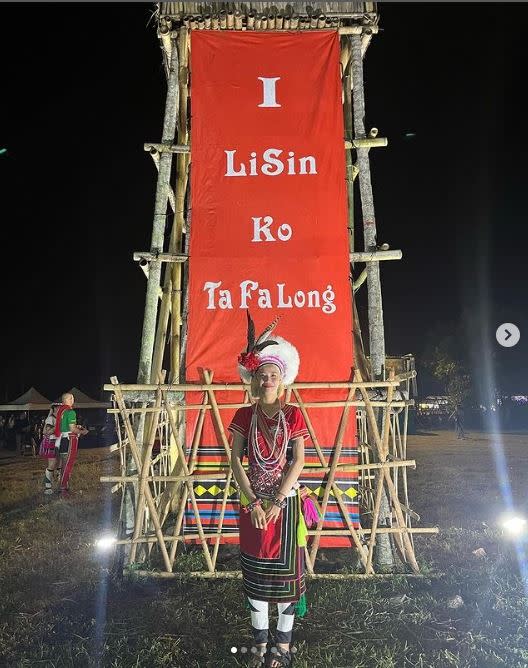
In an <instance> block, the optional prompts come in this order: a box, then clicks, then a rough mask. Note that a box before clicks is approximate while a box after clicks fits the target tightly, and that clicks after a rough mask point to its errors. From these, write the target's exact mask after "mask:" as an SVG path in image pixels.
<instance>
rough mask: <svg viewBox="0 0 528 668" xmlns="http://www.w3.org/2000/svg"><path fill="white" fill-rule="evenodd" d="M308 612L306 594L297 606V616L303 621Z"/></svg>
mask: <svg viewBox="0 0 528 668" xmlns="http://www.w3.org/2000/svg"><path fill="white" fill-rule="evenodd" d="M307 612H308V606H307V605H306V594H303V595H302V596H301V598H300V599H299V600H298V601H297V603H296V604H295V614H296V615H297V617H300V618H301V619H302V618H303V617H304V616H305V615H306V613H307Z"/></svg>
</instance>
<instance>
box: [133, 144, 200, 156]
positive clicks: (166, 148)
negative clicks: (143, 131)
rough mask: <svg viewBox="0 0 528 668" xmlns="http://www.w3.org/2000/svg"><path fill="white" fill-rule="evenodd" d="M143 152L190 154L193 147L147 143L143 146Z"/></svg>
mask: <svg viewBox="0 0 528 668" xmlns="http://www.w3.org/2000/svg"><path fill="white" fill-rule="evenodd" d="M143 150H144V151H147V152H148V153H152V154H154V153H190V152H191V147H190V146H189V145H188V144H173V143H172V142H171V143H166V144H165V143H162V144H159V143H154V142H147V143H145V144H143Z"/></svg>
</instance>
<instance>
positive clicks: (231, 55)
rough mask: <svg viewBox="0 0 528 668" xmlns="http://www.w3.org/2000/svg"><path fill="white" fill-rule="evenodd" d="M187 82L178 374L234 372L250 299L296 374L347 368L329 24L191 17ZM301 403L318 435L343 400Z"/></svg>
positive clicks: (218, 376)
mask: <svg viewBox="0 0 528 668" xmlns="http://www.w3.org/2000/svg"><path fill="white" fill-rule="evenodd" d="M191 91H192V96H191V118H192V121H191V146H192V153H191V156H192V164H191V197H192V202H191V206H192V212H191V227H190V229H191V241H190V276H189V319H188V343H187V355H186V369H187V379H188V380H189V381H196V380H199V378H200V376H199V368H200V367H204V368H209V369H213V370H214V374H215V375H214V381H215V382H229V381H236V382H238V381H239V376H238V371H237V357H238V355H239V353H240V352H241V351H242V350H243V349H244V348H245V346H246V309H247V308H249V309H250V312H251V314H252V317H253V319H254V321H255V326H256V330H257V334H258V333H259V331H262V329H264V327H265V326H266V325H268V324H269V323H270V322H271V321H272V320H273V319H274V318H275V317H276V316H277V315H280V316H281V320H280V323H279V325H278V327H277V330H276V332H277V333H278V334H280V335H281V336H283V337H284V338H286V339H288V340H289V341H291V342H292V343H293V344H294V345H295V346H296V347H297V348H298V350H299V353H300V358H301V366H300V372H299V376H298V378H297V380H298V381H340V380H342V381H347V380H349V379H350V378H351V368H352V364H353V351H352V331H351V329H352V315H351V289H350V280H349V271H350V270H349V258H348V253H349V249H348V238H347V200H346V189H345V160H344V145H343V144H344V130H343V111H342V98H341V95H342V93H341V77H340V64H339V36H338V34H337V32H335V31H317V32H313V33H312V32H309V33H304V32H301V33H283V34H280V33H275V34H266V33H250V32H214V31H203V32H197V31H193V33H192V38H191ZM303 396H308V395H303ZM314 396H315V395H314V394H313V393H311V394H310V398H313V397H314ZM319 396H320V395H319ZM334 396H335V397H336V398H337V396H339V397H340V398H342V397H343V393H342V392H340V393H339V394H336V395H334ZM324 398H325V399H326V398H328V394H325V395H324ZM239 400H240V398H239ZM312 412H313V413H314V423H315V424H314V426H315V429H316V432H317V434H318V436H319V440H320V442H321V445H322V446H327V447H331V446H332V445H333V443H334V439H335V435H336V431H337V425H338V421H339V416H340V415H341V413H342V409H335V410H332V409H330V410H328V409H324V410H323V409H316V410H315V411H312ZM222 416H223V417H224V419H225V422H227V417H228V416H227V415H226V414H225V411H223V412H222ZM354 423H355V420H354V417H353V416H352V419H351V426H350V429H349V430H348V433H347V438H346V443H347V444H348V447H350V446H352V445H353V444H355V440H354V437H355V424H354ZM207 441H209V438H206V442H207ZM209 444H210V445H211V443H209ZM348 461H350V460H348Z"/></svg>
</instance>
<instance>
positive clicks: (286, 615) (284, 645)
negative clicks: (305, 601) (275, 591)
mask: <svg viewBox="0 0 528 668" xmlns="http://www.w3.org/2000/svg"><path fill="white" fill-rule="evenodd" d="M277 610H278V613H279V619H278V621H277V633H276V634H275V635H276V638H277V646H278V647H279V648H280V649H282V650H284V651H285V652H289V651H290V643H291V640H292V632H293V621H294V618H295V603H277ZM273 651H275V652H276V650H275V649H273ZM283 665H285V664H284V662H281V661H280V660H279V659H278V658H274V656H273V655H272V658H271V663H270V666H271V668H279V666H283ZM288 665H290V664H289V663H288Z"/></svg>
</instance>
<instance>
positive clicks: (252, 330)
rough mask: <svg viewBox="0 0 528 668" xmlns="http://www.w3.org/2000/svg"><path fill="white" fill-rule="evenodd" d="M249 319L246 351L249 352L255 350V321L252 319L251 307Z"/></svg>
mask: <svg viewBox="0 0 528 668" xmlns="http://www.w3.org/2000/svg"><path fill="white" fill-rule="evenodd" d="M247 321H248V326H247V327H248V329H247V338H248V345H247V350H246V352H247V353H249V352H251V351H252V350H253V346H254V345H255V323H254V322H253V320H252V319H251V315H250V314H249V309H248V310H247Z"/></svg>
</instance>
